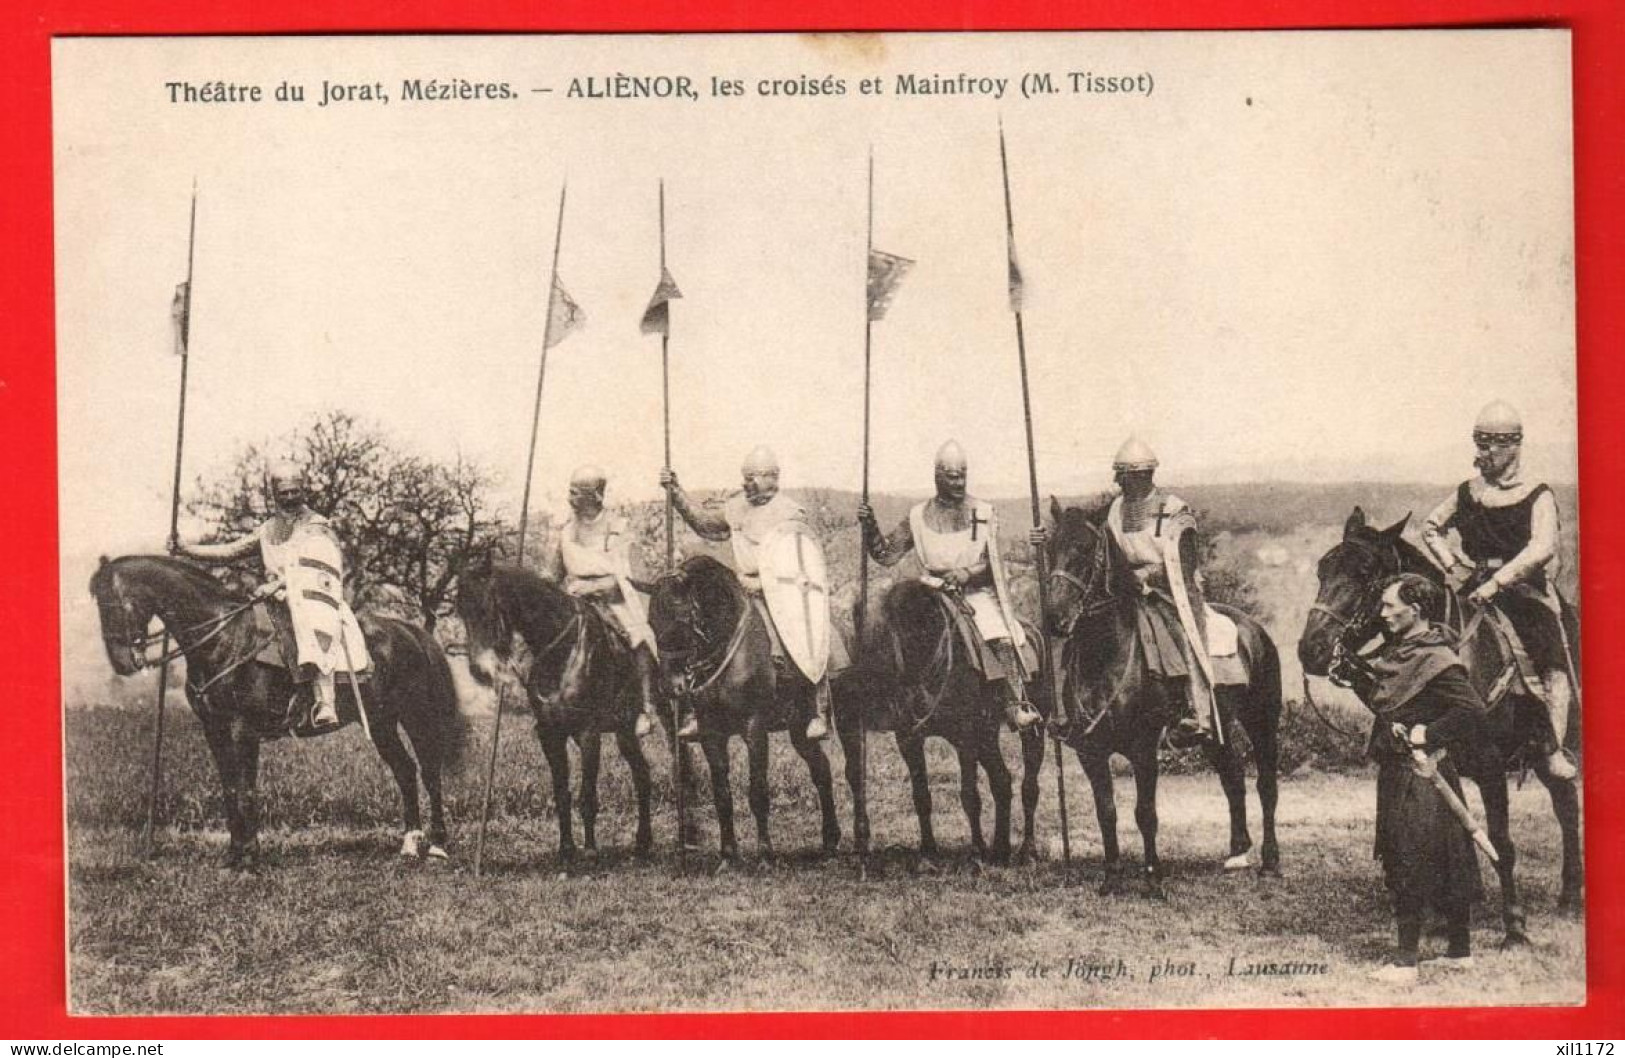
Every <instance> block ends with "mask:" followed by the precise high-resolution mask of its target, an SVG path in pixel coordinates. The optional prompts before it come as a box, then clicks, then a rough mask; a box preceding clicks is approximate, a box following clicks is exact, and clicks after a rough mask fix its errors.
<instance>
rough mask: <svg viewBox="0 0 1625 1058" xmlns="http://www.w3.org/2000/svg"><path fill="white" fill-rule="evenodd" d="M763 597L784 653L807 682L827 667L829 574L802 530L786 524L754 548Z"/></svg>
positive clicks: (812, 540)
mask: <svg viewBox="0 0 1625 1058" xmlns="http://www.w3.org/2000/svg"><path fill="white" fill-rule="evenodd" d="M757 557H758V560H759V562H760V564H761V578H762V579H761V583H762V597H763V599H764V600H765V601H766V602H767V612H768V614H769V615H770V616H771V617H772V618H773V626H774V628H775V629H777V631H778V633H779V641H780V642H781V643H782V644H783V645H784V652H785V653H786V654H788V655H789V656H790V660H792V661H794V662H795V663H796V668H798V669H800V670H801V674H802V675H803V676H806V677H807V679H808V680H809V681H811V682H812V683H817V682H818V681H820V680H822V679H823V678H824V673H825V671H826V670H827V669H828V668H829V636H830V628H829V571H828V569H827V568H826V567H825V565H824V549H823V547H822V546H821V545H820V544H819V543H818V540H817V538H815V537H814V536H813V535H812V533H811V532H810V531H809V530H808V529H807V528H806V527H805V526H801V525H797V524H795V523H792V522H786V523H784V524H782V525H780V526H778V527H776V528H774V529H773V530H772V531H771V532H769V533H768V535H767V538H766V539H765V540H763V541H762V544H761V546H760V547H759V548H758V550H757Z"/></svg>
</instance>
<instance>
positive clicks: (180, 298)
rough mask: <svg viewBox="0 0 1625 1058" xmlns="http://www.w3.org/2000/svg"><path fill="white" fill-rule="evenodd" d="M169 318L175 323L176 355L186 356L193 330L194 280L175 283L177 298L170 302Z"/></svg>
mask: <svg viewBox="0 0 1625 1058" xmlns="http://www.w3.org/2000/svg"><path fill="white" fill-rule="evenodd" d="M169 319H170V322H172V323H173V324H174V325H175V355H176V356H185V355H186V349H187V340H188V339H189V338H190V337H191V331H192V281H191V280H190V279H188V280H187V281H186V282H184V283H177V284H176V285H175V299H174V300H173V301H171V302H170V303H169Z"/></svg>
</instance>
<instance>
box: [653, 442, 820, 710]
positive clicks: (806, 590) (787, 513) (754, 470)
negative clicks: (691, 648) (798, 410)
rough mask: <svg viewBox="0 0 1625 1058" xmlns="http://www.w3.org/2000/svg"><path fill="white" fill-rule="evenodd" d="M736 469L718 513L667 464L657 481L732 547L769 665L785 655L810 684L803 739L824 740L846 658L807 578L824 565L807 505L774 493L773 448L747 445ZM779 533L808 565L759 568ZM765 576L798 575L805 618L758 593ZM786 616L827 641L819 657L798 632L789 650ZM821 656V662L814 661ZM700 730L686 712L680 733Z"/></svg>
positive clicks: (697, 527) (687, 516)
mask: <svg viewBox="0 0 1625 1058" xmlns="http://www.w3.org/2000/svg"><path fill="white" fill-rule="evenodd" d="M740 473H741V476H742V477H743V479H744V483H743V488H742V489H741V491H739V492H736V493H734V494H732V495H730V496H729V497H728V499H727V501H726V502H725V503H724V504H723V508H722V511H721V512H717V511H714V510H709V509H707V508H705V507H702V506H696V505H695V504H694V503H693V502H692V501H691V500H690V499H689V497H688V494H687V493H686V492H684V491H683V488H682V486H681V485H680V484H678V482H677V473H676V471H674V470H672V469H671V468H670V467H666V468H664V469H662V470H661V472H660V486H661V488H663V489H667V490H668V491H669V492H670V493H671V497H672V504H673V506H674V507H675V508H676V509H677V513H678V514H681V515H682V516H683V521H684V522H687V523H688V527H689V528H690V529H692V530H694V532H695V533H697V534H698V535H699V536H701V537H702V538H704V539H706V540H710V541H713V542H721V541H723V540H727V541H729V542H730V543H731V544H732V545H733V555H734V572H735V573H736V574H737V575H738V577H739V581H740V583H741V584H742V585H743V586H744V588H745V593H746V595H747V596H749V598H750V601H751V604H752V605H753V606H755V608H756V610H757V612H758V613H760V614H761V616H762V621H763V623H764V624H765V625H766V628H767V632H768V636H769V638H770V639H771V640H772V645H773V660H774V662H775V664H785V663H786V656H787V655H788V656H789V658H790V659H791V660H792V661H794V663H795V665H796V667H798V668H800V669H801V671H802V674H803V675H804V676H807V678H808V679H809V680H810V681H811V682H812V683H813V685H814V689H815V693H814V696H813V703H814V715H813V717H812V720H811V721H810V722H809V723H808V724H807V737H808V738H812V739H824V738H828V737H829V708H830V676H831V675H832V674H833V673H836V672H839V671H841V670H842V669H844V668H846V667H847V665H848V658H847V654H846V647H845V644H844V643H842V641H841V638H840V636H839V635H836V634H835V633H834V630H833V628H832V627H831V626H830V621H829V593H828V584H827V583H825V584H815V583H814V582H813V579H809V578H808V577H806V576H805V571H806V568H808V567H814V568H816V570H818V571H822V570H823V569H824V566H825V564H824V555H823V549H822V546H821V545H820V544H819V543H818V540H817V538H816V537H815V536H814V535H813V534H812V530H811V528H810V527H809V526H808V524H807V512H806V509H805V508H803V507H802V506H801V504H799V503H797V502H796V501H795V500H794V499H792V498H791V497H790V496H788V495H786V494H785V493H783V492H780V491H779V460H778V457H777V456H775V455H774V454H773V451H772V450H771V449H769V448H767V447H765V446H757V447H756V448H754V449H752V450H751V452H750V454H749V455H747V456H746V457H745V462H744V465H743V466H742V467H741V468H740ZM784 539H793V541H794V542H795V544H796V546H798V547H801V548H804V549H806V548H810V549H811V553H809V554H808V560H809V561H808V564H807V566H805V567H803V568H802V569H801V570H796V571H792V570H789V569H785V570H776V569H766V568H764V560H766V561H767V562H769V563H771V562H774V561H777V560H776V559H774V558H770V557H769V556H771V555H777V554H779V553H780V551H781V549H780V547H779V543H780V541H782V540H784ZM764 575H766V576H773V577H775V579H777V578H778V576H780V575H783V576H785V577H794V578H795V579H797V580H798V581H799V582H800V585H801V587H802V589H803V591H802V596H801V603H802V605H803V606H805V607H806V611H805V616H796V615H792V614H779V615H776V614H775V613H774V612H773V608H774V604H773V601H772V599H770V598H769V597H767V596H766V595H765V594H764V592H763V577H764ZM813 595H816V596H817V602H816V604H814V603H813V602H812V598H813ZM784 621H792V622H795V623H798V624H806V625H807V626H808V627H807V628H804V629H800V630H799V631H801V632H802V633H803V634H804V635H805V637H806V638H807V639H809V640H814V641H816V640H819V639H820V638H827V640H828V647H827V648H826V649H825V651H824V652H823V653H824V655H825V656H824V657H818V658H807V657H801V658H797V656H796V655H797V653H798V652H801V653H804V652H802V651H801V648H800V645H799V644H800V642H801V639H800V638H798V640H797V646H796V647H795V648H794V649H791V650H787V649H786V646H785V642H784V639H783V638H782V633H783V632H784V629H782V628H781V627H780V625H781V623H782V622H784ZM820 662H823V663H824V664H822V665H820V664H819V663H820ZM809 669H811V671H808V670H809ZM698 734H699V723H698V721H697V720H696V719H695V717H693V716H692V715H687V716H685V717H684V718H683V719H682V721H681V723H680V726H679V728H678V735H679V736H680V737H682V738H694V737H695V736H696V735H698Z"/></svg>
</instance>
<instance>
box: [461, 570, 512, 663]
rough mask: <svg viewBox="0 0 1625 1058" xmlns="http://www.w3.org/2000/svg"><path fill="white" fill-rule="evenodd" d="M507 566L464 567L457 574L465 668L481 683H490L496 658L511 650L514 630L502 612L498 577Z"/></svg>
mask: <svg viewBox="0 0 1625 1058" xmlns="http://www.w3.org/2000/svg"><path fill="white" fill-rule="evenodd" d="M506 569H507V568H506V567H503V568H498V567H493V566H490V565H474V564H470V565H469V566H466V567H464V569H463V570H462V571H461V573H459V574H458V577H457V599H456V602H455V606H456V609H457V616H458V617H459V618H461V619H462V622H463V631H464V633H465V635H466V636H467V640H468V671H469V673H470V675H472V676H473V677H474V679H475V680H476V681H477V682H478V683H479V684H480V685H481V686H485V687H489V686H491V683H492V681H493V680H494V679H495V678H496V672H497V667H498V664H499V662H505V661H507V659H508V658H509V656H510V655H511V654H512V653H513V633H512V630H511V629H510V627H509V625H508V622H507V620H506V618H505V617H504V615H503V606H502V598H501V594H502V591H501V588H500V586H499V579H500V577H501V575H502V573H503V572H505V571H506Z"/></svg>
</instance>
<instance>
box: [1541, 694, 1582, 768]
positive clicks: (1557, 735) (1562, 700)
mask: <svg viewBox="0 0 1625 1058" xmlns="http://www.w3.org/2000/svg"><path fill="white" fill-rule="evenodd" d="M1545 683H1546V708H1547V709H1548V710H1549V714H1550V719H1551V725H1552V744H1551V753H1549V754H1548V755H1547V757H1546V771H1547V772H1548V774H1550V775H1551V776H1552V778H1554V779H1572V778H1574V777H1575V776H1576V775H1578V774H1579V769H1577V768H1576V767H1575V766H1574V761H1572V760H1570V759H1569V755H1568V754H1567V753H1565V752H1564V750H1563V740H1564V738H1566V737H1567V736H1568V729H1569V705H1570V704H1571V703H1572V702H1573V700H1574V686H1573V684H1572V683H1570V681H1569V674H1568V671H1567V670H1566V669H1553V670H1551V671H1550V672H1547V673H1546V674H1545Z"/></svg>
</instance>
